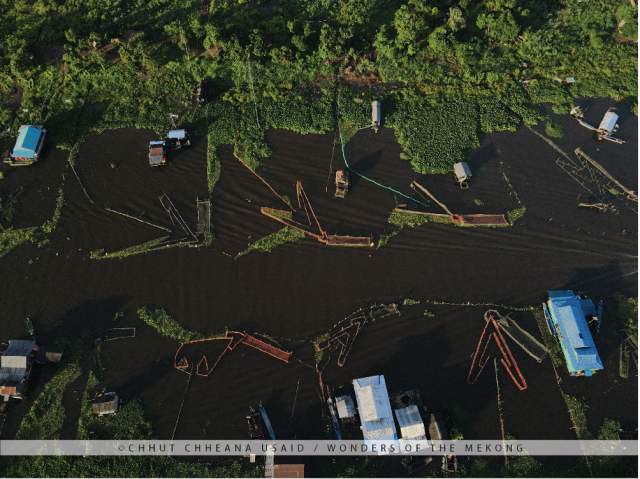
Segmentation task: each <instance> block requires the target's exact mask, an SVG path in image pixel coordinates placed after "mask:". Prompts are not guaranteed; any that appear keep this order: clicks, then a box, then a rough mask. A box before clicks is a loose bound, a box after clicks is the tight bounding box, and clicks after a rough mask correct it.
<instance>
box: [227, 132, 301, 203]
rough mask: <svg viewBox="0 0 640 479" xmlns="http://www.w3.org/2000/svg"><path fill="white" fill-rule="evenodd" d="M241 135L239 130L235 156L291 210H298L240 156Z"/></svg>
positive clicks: (234, 150) (235, 144)
mask: <svg viewBox="0 0 640 479" xmlns="http://www.w3.org/2000/svg"><path fill="white" fill-rule="evenodd" d="M239 135H240V131H238V133H237V134H236V142H235V143H234V145H233V156H235V157H236V159H237V160H238V161H239V162H240V163H242V164H243V165H244V166H246V167H247V169H248V170H249V171H250V172H251V173H253V174H254V175H256V176H257V177H258V179H259V180H260V181H262V182H263V183H264V184H265V185H267V188H269V189H270V190H271V192H272V193H273V194H274V195H276V196H277V197H278V198H280V199H281V200H282V202H283V203H284V204H285V205H287V207H288V208H289V209H290V210H291V212H294V211H296V210H295V208H294V207H293V206H291V204H290V203H289V202H287V201H286V200H285V199H284V198H283V197H282V196H280V195H279V194H278V192H277V191H276V190H274V189H273V187H272V186H271V185H270V184H269V183H267V180H265V179H264V178H263V177H262V176H260V175H259V174H258V173H257V172H256V171H255V170H254V169H253V168H251V167H250V166H249V165H247V163H246V162H245V161H244V160H243V159H242V158H240V156H239V155H238V153H237V147H238V136H239Z"/></svg>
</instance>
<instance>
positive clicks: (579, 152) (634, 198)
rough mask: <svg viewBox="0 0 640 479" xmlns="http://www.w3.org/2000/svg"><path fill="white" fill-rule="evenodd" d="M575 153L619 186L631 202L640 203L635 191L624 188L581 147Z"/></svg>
mask: <svg viewBox="0 0 640 479" xmlns="http://www.w3.org/2000/svg"><path fill="white" fill-rule="evenodd" d="M574 153H575V154H576V156H577V157H578V158H580V157H583V158H584V159H585V160H587V161H588V162H589V163H591V164H592V165H593V166H594V167H595V168H596V169H597V170H598V171H599V172H600V173H602V174H603V175H604V176H606V177H607V178H609V179H610V180H611V181H613V182H614V183H615V184H616V185H618V186H619V187H620V188H621V189H622V191H624V192H625V193H626V194H627V195H628V196H627V197H628V198H629V199H630V200H631V201H635V202H637V201H638V195H637V194H636V192H635V191H632V190H629V189H627V188H625V187H624V186H622V184H621V183H620V182H619V181H618V180H616V179H615V178H614V177H613V176H611V175H610V174H609V172H608V171H607V170H605V169H604V168H603V167H602V165H600V163H598V162H597V161H596V160H594V159H593V158H590V157H589V156H587V155H586V154H585V152H584V151H582V149H581V148H580V147H578V148H576V149H575V150H574Z"/></svg>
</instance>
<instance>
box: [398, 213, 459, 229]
mask: <svg viewBox="0 0 640 479" xmlns="http://www.w3.org/2000/svg"><path fill="white" fill-rule="evenodd" d="M388 221H389V223H391V224H392V225H396V226H400V227H404V226H411V227H415V226H421V225H424V224H426V223H429V222H434V223H445V224H451V219H450V218H449V216H435V215H428V214H427V215H418V214H415V213H402V212H399V211H394V212H392V213H391V216H389V220H388Z"/></svg>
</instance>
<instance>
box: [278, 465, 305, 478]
mask: <svg viewBox="0 0 640 479" xmlns="http://www.w3.org/2000/svg"><path fill="white" fill-rule="evenodd" d="M273 477H304V464H276V465H274V466H273Z"/></svg>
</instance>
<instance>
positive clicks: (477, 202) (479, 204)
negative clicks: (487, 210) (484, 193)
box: [473, 198, 484, 206]
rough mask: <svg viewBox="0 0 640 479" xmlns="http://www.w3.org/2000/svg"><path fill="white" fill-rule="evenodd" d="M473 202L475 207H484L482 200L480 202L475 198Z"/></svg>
mask: <svg viewBox="0 0 640 479" xmlns="http://www.w3.org/2000/svg"><path fill="white" fill-rule="evenodd" d="M473 202H474V203H475V204H476V205H478V206H482V205H484V201H482V200H480V199H478V198H476V199H475V200H473Z"/></svg>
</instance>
